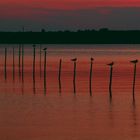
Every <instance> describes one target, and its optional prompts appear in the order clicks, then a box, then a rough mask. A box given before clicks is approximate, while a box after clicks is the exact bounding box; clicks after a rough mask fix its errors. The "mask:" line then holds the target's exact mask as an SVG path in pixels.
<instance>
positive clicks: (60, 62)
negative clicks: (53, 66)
mask: <svg viewBox="0 0 140 140" xmlns="http://www.w3.org/2000/svg"><path fill="white" fill-rule="evenodd" d="M61 68H62V59H60V61H59V72H58V81H59V93H61Z"/></svg>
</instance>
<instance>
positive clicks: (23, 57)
mask: <svg viewBox="0 0 140 140" xmlns="http://www.w3.org/2000/svg"><path fill="white" fill-rule="evenodd" d="M22 82H24V45H22Z"/></svg>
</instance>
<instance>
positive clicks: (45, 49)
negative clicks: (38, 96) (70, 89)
mask: <svg viewBox="0 0 140 140" xmlns="http://www.w3.org/2000/svg"><path fill="white" fill-rule="evenodd" d="M43 51H44V95H46V51H47V48H44V49H43Z"/></svg>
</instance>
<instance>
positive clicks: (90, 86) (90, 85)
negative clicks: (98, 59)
mask: <svg viewBox="0 0 140 140" xmlns="http://www.w3.org/2000/svg"><path fill="white" fill-rule="evenodd" d="M90 60H91V63H90V76H89V90H90V96H92V65H93V60H94V59H93V58H92V57H91V59H90Z"/></svg>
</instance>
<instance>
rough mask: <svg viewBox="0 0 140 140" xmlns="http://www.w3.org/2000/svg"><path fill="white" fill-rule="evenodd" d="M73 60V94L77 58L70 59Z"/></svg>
mask: <svg viewBox="0 0 140 140" xmlns="http://www.w3.org/2000/svg"><path fill="white" fill-rule="evenodd" d="M71 61H73V62H74V73H73V88H74V95H75V94H76V61H77V58H74V59H71Z"/></svg>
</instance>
